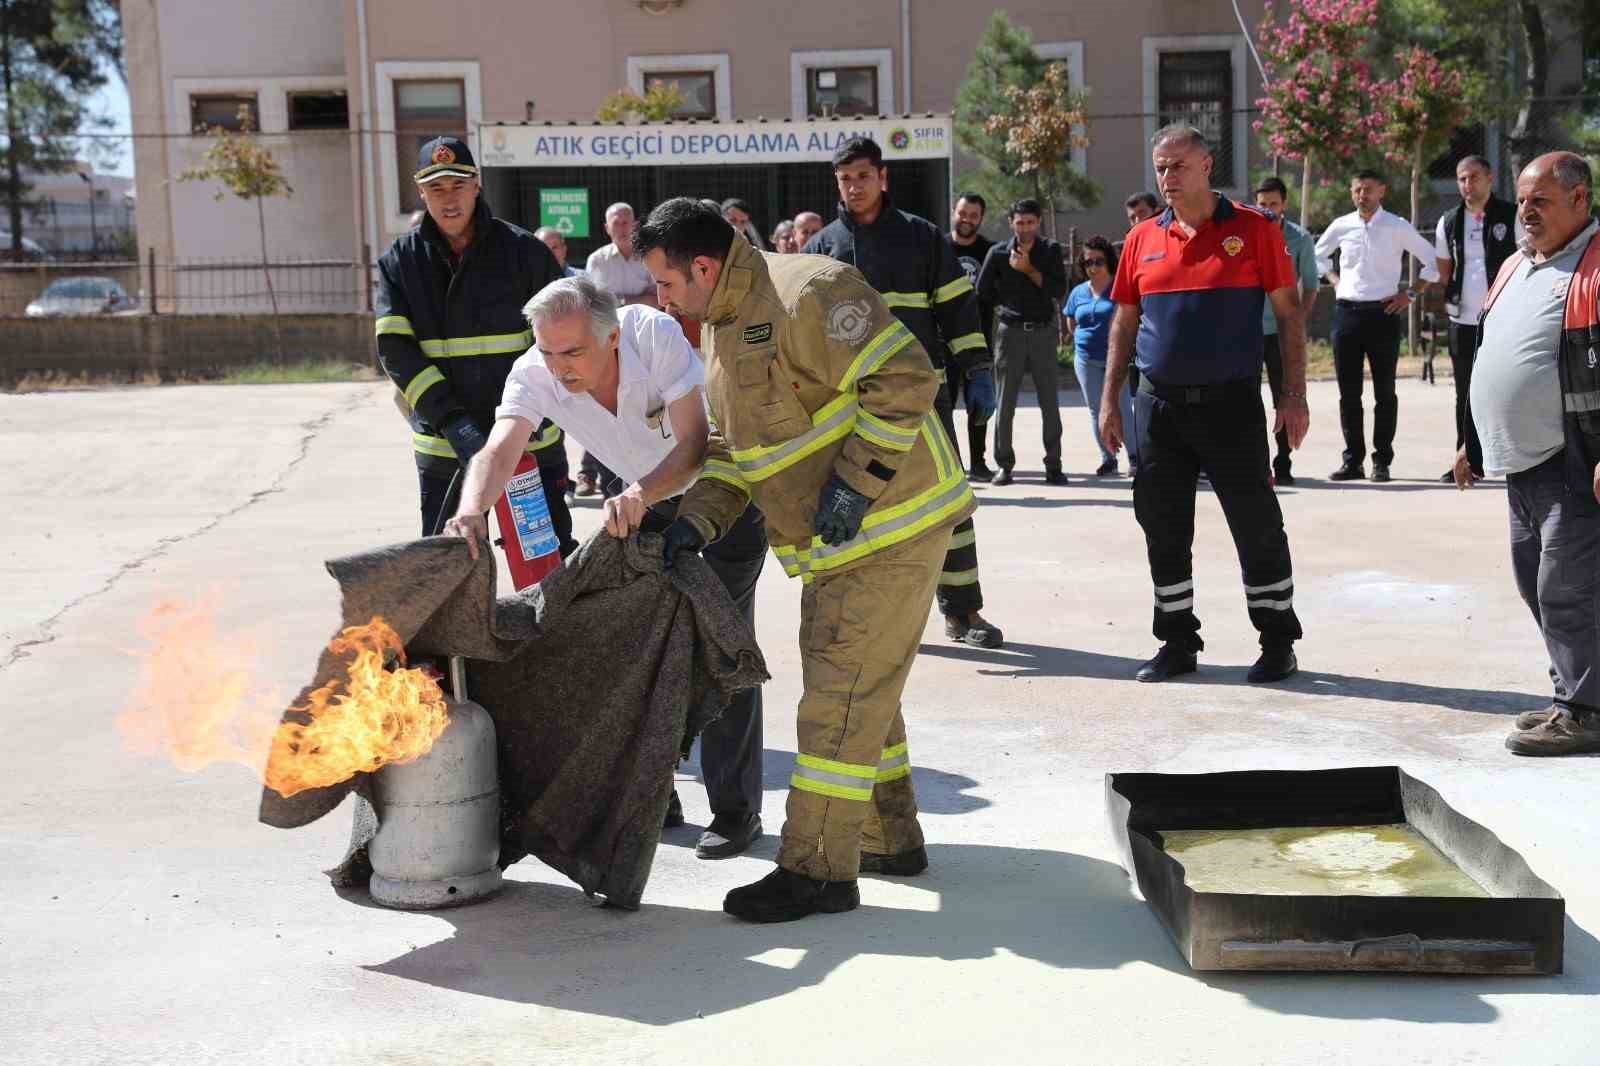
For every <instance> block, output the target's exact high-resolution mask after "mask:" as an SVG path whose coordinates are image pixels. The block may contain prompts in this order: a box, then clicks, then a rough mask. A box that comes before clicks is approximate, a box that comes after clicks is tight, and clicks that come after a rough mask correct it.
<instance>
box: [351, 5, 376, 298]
mask: <svg viewBox="0 0 1600 1066" xmlns="http://www.w3.org/2000/svg"><path fill="white" fill-rule="evenodd" d="M356 33H357V34H358V35H359V37H360V45H361V49H360V50H361V110H362V111H363V112H364V113H365V114H366V116H367V121H366V122H365V123H363V124H362V125H364V126H365V127H366V129H365V131H364V132H363V133H362V134H361V169H362V170H363V171H364V176H365V180H364V181H363V183H362V184H364V185H365V186H366V189H365V190H364V191H365V194H366V201H367V202H366V211H365V212H363V213H364V214H365V215H366V219H367V247H368V248H370V249H371V254H372V255H373V256H377V255H378V254H379V248H378V209H377V202H376V199H375V197H374V195H373V185H372V182H373V176H372V169H373V167H372V164H373V158H372V130H373V127H374V125H375V124H376V122H377V110H376V109H375V108H374V107H373V103H372V63H371V62H370V61H369V59H368V57H367V0H356ZM367 283H368V284H371V279H370V278H368V279H367Z"/></svg>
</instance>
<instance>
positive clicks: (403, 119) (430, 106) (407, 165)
mask: <svg viewBox="0 0 1600 1066" xmlns="http://www.w3.org/2000/svg"><path fill="white" fill-rule="evenodd" d="M394 130H395V133H394V138H395V152H396V157H397V159H398V160H399V164H400V165H399V168H398V170H399V178H400V211H401V213H402V214H408V213H410V212H412V211H415V210H416V209H417V208H419V207H421V206H422V197H421V196H420V195H418V193H417V183H416V182H414V181H412V180H411V175H412V174H413V173H415V172H416V164H417V153H418V152H419V151H421V150H422V146H423V145H425V144H427V143H428V142H429V141H431V140H433V139H434V138H435V137H439V136H442V135H448V134H453V135H455V136H457V137H460V138H461V139H462V140H463V141H465V140H466V139H467V90H466V84H465V83H464V82H463V81H461V79H459V78H452V79H446V80H440V81H397V82H395V83H394Z"/></svg>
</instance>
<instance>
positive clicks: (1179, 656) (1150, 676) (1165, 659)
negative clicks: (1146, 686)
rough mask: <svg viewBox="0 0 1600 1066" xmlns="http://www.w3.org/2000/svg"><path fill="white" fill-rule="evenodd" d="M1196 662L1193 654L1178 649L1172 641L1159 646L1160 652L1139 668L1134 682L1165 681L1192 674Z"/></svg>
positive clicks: (1196, 664)
mask: <svg viewBox="0 0 1600 1066" xmlns="http://www.w3.org/2000/svg"><path fill="white" fill-rule="evenodd" d="M1197 666H1198V662H1197V660H1196V659H1195V654H1194V652H1192V651H1190V650H1189V649H1187V648H1180V647H1178V645H1176V644H1174V643H1173V642H1172V641H1170V640H1169V641H1167V643H1165V644H1163V645H1161V650H1160V651H1158V652H1156V654H1155V657H1154V658H1153V659H1150V660H1149V661H1148V662H1146V663H1144V664H1143V665H1142V666H1140V667H1139V671H1138V672H1137V673H1136V674H1134V675H1133V679H1134V680H1135V681H1165V680H1167V679H1168V678H1173V677H1177V676H1178V675H1179V674H1192V673H1194V672H1195V669H1196V667H1197Z"/></svg>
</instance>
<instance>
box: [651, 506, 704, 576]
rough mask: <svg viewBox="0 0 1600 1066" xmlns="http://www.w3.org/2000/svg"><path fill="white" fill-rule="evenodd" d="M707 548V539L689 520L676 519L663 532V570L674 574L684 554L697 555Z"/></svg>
mask: <svg viewBox="0 0 1600 1066" xmlns="http://www.w3.org/2000/svg"><path fill="white" fill-rule="evenodd" d="M705 546H706V538H705V537H704V536H702V535H701V533H700V531H699V530H698V529H696V528H695V524H694V523H693V522H691V521H689V520H688V519H687V518H674V519H673V520H672V524H671V525H669V526H667V528H666V529H664V530H662V532H661V569H663V570H665V571H666V572H667V573H669V574H670V573H672V572H673V570H674V569H675V568H676V567H677V565H678V556H679V555H680V554H682V553H683V552H688V553H690V554H691V555H693V554H696V553H698V552H699V551H700V549H701V548H704V547H705Z"/></svg>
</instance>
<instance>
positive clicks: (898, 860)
mask: <svg viewBox="0 0 1600 1066" xmlns="http://www.w3.org/2000/svg"><path fill="white" fill-rule="evenodd" d="M927 868H928V849H927V848H924V847H922V846H921V845H918V846H917V847H914V848H912V849H911V850H910V851H900V852H896V853H895V854H893V855H879V854H877V853H875V852H871V851H863V852H862V853H861V872H862V873H864V874H887V875H888V876H890V877H915V876H916V875H917V874H920V873H921V872H922V871H924V870H926V869H927Z"/></svg>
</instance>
